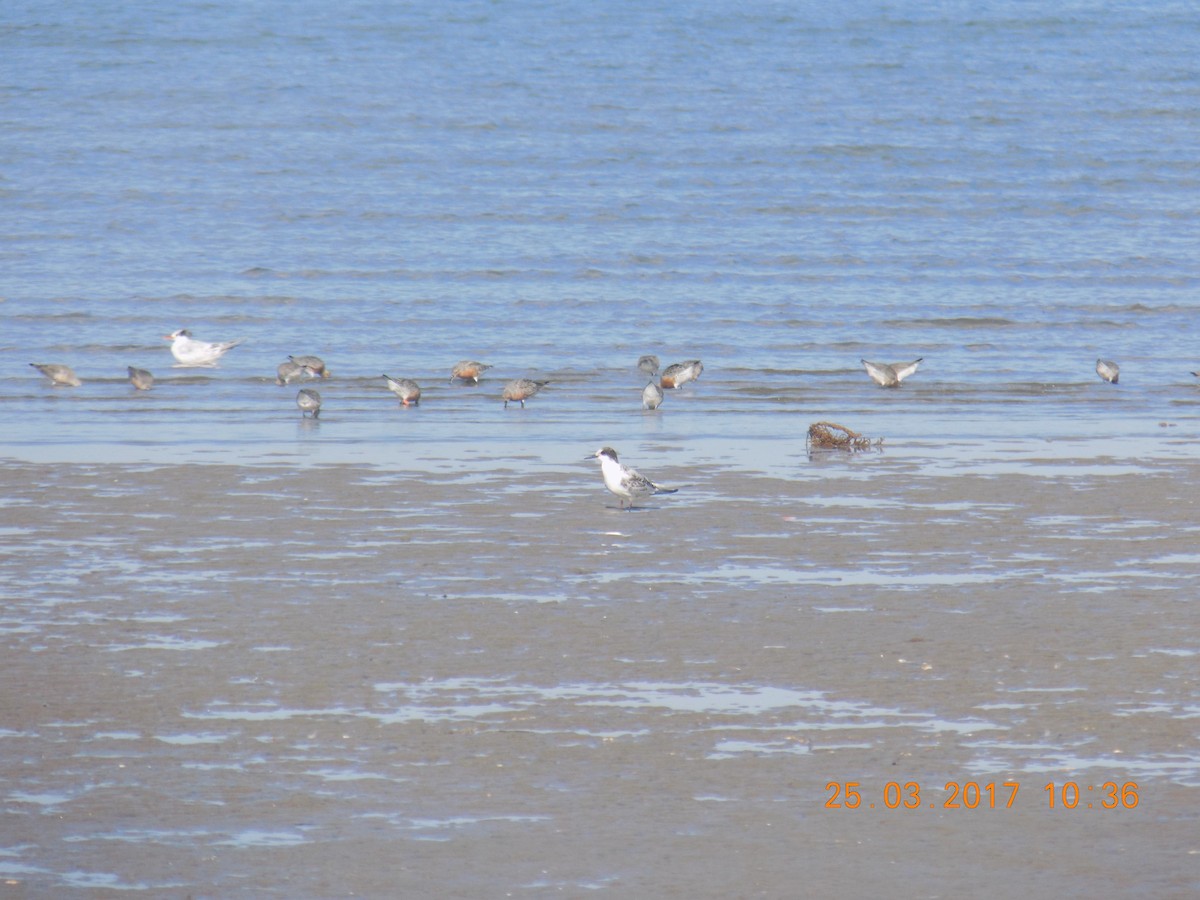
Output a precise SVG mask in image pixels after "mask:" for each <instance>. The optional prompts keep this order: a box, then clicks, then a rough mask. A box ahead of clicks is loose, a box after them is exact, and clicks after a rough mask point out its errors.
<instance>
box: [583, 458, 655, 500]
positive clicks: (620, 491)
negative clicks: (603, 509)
mask: <svg viewBox="0 0 1200 900" xmlns="http://www.w3.org/2000/svg"><path fill="white" fill-rule="evenodd" d="M592 458H595V459H598V460H600V474H601V475H603V476H604V486H605V487H606V488H608V489H609V491H610V492H611V493H613V494H616V495H617V498H618V499H619V500H620V502H621V506H622V507H624V506H625V502H626V501H628V502H629V508H630V509H633V501H634V500H637V499H638V498H640V497H651V496H653V495H654V494H674V493H675V492H676V491H677V490H679V488H667V487H663V486H662V485H661V484H655V483H654V482H653V481H651V480H650V479H649V478H647V477H646V476H645V475H643V474H642V473H641V472H639V471H638V470H637V469H632V468H630V467H629V466H626V465H623V464H622V463H621V462H620V461H619V460H618V459H617V451H616V450H614V449H613V448H612V447H601V448H600V449H599V450H597V451H596V452H595V453H590V454H588V455H587V456H585V457H584V459H592Z"/></svg>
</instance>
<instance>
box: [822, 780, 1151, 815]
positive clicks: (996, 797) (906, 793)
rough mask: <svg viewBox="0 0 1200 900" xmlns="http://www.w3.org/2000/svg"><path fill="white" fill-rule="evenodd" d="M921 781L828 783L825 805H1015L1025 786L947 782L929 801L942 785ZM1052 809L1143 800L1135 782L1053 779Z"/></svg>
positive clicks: (1125, 805)
mask: <svg viewBox="0 0 1200 900" xmlns="http://www.w3.org/2000/svg"><path fill="white" fill-rule="evenodd" d="M923 787H924V786H923V785H922V784H921V783H920V782H917V781H888V782H885V783H884V785H883V787H882V788H881V789H879V790H878V791H877V792H872V791H870V790H867V789H864V788H863V786H862V785H861V784H860V783H859V782H857V781H830V782H829V783H828V784H826V785H825V790H826V791H827V792H828V796H827V797H826V798H825V808H826V809H876V808H883V809H1013V808H1014V806H1015V804H1016V802H1017V794H1018V793H1019V792H1020V790H1021V783H1020V782H1018V781H1002V782H1000V783H996V782H994V781H986V782H978V781H947V782H946V783H945V784H944V785H942V786H941V788H940V790H941V792H942V793H943V794H944V796H941V797H938V798H937V799H934V800H930V799H929V797H930V795H932V794H934V792H935V791H937V790H938V788H934V787H932V786H930V787H929V788H928V789H927V790H925V791H924V792H923V791H922V788H923ZM1042 794H1043V798H1042V802H1044V803H1046V804H1047V808H1048V809H1136V808H1137V805H1138V803H1139V802H1140V798H1139V796H1138V785H1137V782H1136V781H1123V782H1116V781H1105V782H1104V783H1102V784H1080V783H1079V782H1077V781H1064V782H1054V781H1051V782H1049V783H1047V784H1046V785H1044V786H1043V787H1042Z"/></svg>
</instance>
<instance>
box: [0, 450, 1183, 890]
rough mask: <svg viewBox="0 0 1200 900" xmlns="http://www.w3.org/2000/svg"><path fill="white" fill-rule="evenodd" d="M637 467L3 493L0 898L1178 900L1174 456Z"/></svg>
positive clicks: (219, 472)
mask: <svg viewBox="0 0 1200 900" xmlns="http://www.w3.org/2000/svg"><path fill="white" fill-rule="evenodd" d="M581 455H582V454H581ZM636 462H637V463H640V462H641V461H640V460H639V461H636ZM647 471H648V474H652V476H653V477H655V478H656V480H659V481H663V482H665V483H668V484H675V485H683V486H684V487H683V489H682V490H681V491H680V492H679V493H678V494H676V495H673V496H670V497H661V498H655V499H654V500H653V501H652V502H650V503H648V507H649V508H647V509H643V510H638V511H634V512H621V511H618V510H617V509H616V508H615V506H616V501H615V498H613V497H611V496H609V495H607V494H606V493H605V492H604V491H603V489H602V487H601V484H600V478H599V473H598V471H596V467H595V465H594V464H587V463H581V464H580V465H579V467H578V470H572V469H565V468H557V469H556V468H550V469H548V470H544V469H538V468H537V466H536V463H535V462H534V461H531V460H525V461H522V460H510V461H508V462H507V463H506V464H504V465H502V466H501V468H500V469H499V470H498V471H496V472H474V473H472V472H467V473H460V474H447V475H428V474H422V473H417V472H395V471H384V470H381V469H378V468H373V467H367V466H363V467H348V466H329V467H310V468H305V469H293V468H271V467H265V466H263V467H237V466H221V465H211V466H203V465H172V466H163V467H153V466H120V465H111V466H109V465H102V466H101V465H92V466H50V465H36V464H25V463H12V462H10V463H0V483H2V484H3V491H2V496H3V498H4V500H3V505H4V515H3V519H2V521H3V526H2V530H0V535H3V541H2V542H0V550H2V551H3V552H2V555H0V566H2V569H0V571H2V572H3V575H4V584H5V587H4V588H3V593H2V594H0V596H2V597H3V601H2V603H0V609H2V611H3V614H2V619H0V647H2V648H3V654H4V660H5V678H4V681H3V687H0V702H2V708H3V710H4V714H3V720H2V721H0V800H2V803H3V807H2V808H3V819H2V820H0V821H2V822H3V824H2V826H0V884H3V885H6V886H7V888H6V890H13V891H16V892H17V893H15V894H14V896H20V895H29V896H74V895H80V896H82V895H84V894H89V893H92V892H96V893H99V894H100V895H102V896H117V895H120V894H121V893H124V892H129V893H134V892H138V893H140V894H141V895H142V896H146V895H150V896H181V897H182V896H197V897H199V896H212V897H230V896H246V897H251V896H253V897H263V896H281V897H300V896H303V897H334V896H371V897H382V896H447V897H491V896H539V895H547V894H552V895H557V896H580V895H583V894H588V895H591V894H594V893H600V894H609V895H612V896H643V897H644V896H660V897H695V896H705V897H759V896H761V897H786V896H814V897H817V896H819V897H877V896H891V897H914V898H916V897H963V896H993V897H1024V898H1042V897H1045V898H1052V897H1053V898H1060V897H1097V896H1126V897H1129V896H1133V897H1155V898H1161V897H1184V896H1193V895H1194V894H1195V893H1196V891H1197V890H1198V889H1200V862H1198V860H1200V838H1197V834H1200V828H1197V824H1198V821H1197V820H1198V819H1200V754H1198V750H1197V748H1198V742H1197V724H1196V723H1197V721H1198V719H1197V711H1198V710H1200V688H1198V686H1197V678H1196V676H1197V670H1198V666H1197V647H1196V639H1195V636H1196V634H1197V633H1200V627H1198V626H1200V612H1198V611H1197V604H1196V602H1195V599H1196V597H1195V594H1196V591H1195V584H1196V583H1197V577H1198V576H1200V553H1198V552H1197V530H1198V526H1197V524H1196V523H1197V521H1200V516H1198V515H1197V502H1196V500H1195V499H1194V497H1195V491H1194V486H1195V484H1197V482H1198V480H1200V463H1196V462H1192V461H1187V460H1182V461H1180V460H1172V461H1154V460H1151V461H1146V462H1141V461H1138V460H1132V461H1131V460H1123V461H1122V460H1096V459H1092V458H1089V459H1081V460H1070V459H1067V460H1062V459H1054V460H1047V461H1046V464H1045V465H1044V466H1039V465H1038V464H1037V463H1036V461H1032V462H1031V461H1028V460H1026V461H1024V462H1023V463H1022V466H1019V467H1014V470H1013V471H999V472H998V473H989V472H988V471H986V469H985V468H980V469H979V470H977V471H971V470H965V471H954V470H953V469H947V468H940V467H937V466H922V465H915V464H913V463H912V462H911V461H910V460H906V459H905V457H904V454H903V453H892V454H891V455H880V454H871V455H866V456H862V457H857V458H850V457H841V456H834V457H830V458H828V459H824V460H819V461H815V462H813V463H811V464H805V465H804V466H801V467H798V469H797V472H796V477H795V478H792V479H787V478H775V477H763V476H756V475H754V474H748V473H746V472H741V471H736V470H732V469H728V468H721V467H715V466H713V467H700V468H687V467H671V466H669V465H666V466H664V465H661V464H660V465H656V466H654V467H653V469H652V470H651V469H650V468H649V467H648V468H647ZM847 782H857V783H858V784H859V788H858V790H860V791H861V793H862V796H863V807H862V808H859V809H857V810H849V809H845V808H842V809H830V808H826V801H827V800H828V799H829V798H830V797H831V796H832V793H833V789H832V788H830V787H829V785H830V783H839V784H843V785H844V784H845V783H847ZM889 782H898V783H900V784H904V783H907V782H913V783H916V784H919V786H920V795H921V797H920V800H921V805H920V807H919V808H916V809H903V808H900V809H887V808H884V807H885V799H888V798H887V794H886V785H887V784H888V783H889ZM947 782H957V783H966V782H974V783H978V784H980V785H987V784H995V785H996V786H997V792H996V804H995V805H996V808H988V803H987V799H986V797H985V799H984V802H983V803H982V804H981V805H980V806H979V808H975V809H970V808H945V807H944V802H945V801H946V799H947V796H948V795H947V793H946V791H945V790H944V786H945V785H946V783H947ZM1004 782H1016V783H1018V784H1019V790H1018V794H1017V796H1016V798H1015V801H1014V802H1013V804H1012V808H1005V804H1006V802H1007V800H1008V794H1009V789H1007V788H1003V787H1001V785H1002V783H1004ZM1049 782H1054V783H1056V784H1059V785H1061V784H1063V783H1065V782H1075V783H1077V784H1078V785H1080V786H1081V788H1082V789H1083V793H1082V796H1081V801H1080V803H1079V806H1078V807H1077V808H1075V809H1066V808H1063V806H1062V805H1061V803H1059V804H1057V805H1056V808H1054V809H1049V808H1048V801H1047V794H1046V792H1045V791H1044V790H1043V787H1044V786H1045V785H1046V784H1047V783H1049ZM1105 782H1115V783H1117V784H1118V785H1124V784H1126V783H1130V782H1136V784H1137V793H1138V797H1137V804H1136V806H1135V807H1134V808H1124V807H1120V806H1119V807H1118V808H1116V809H1102V808H1101V803H1102V802H1103V801H1104V799H1105V792H1104V791H1103V790H1102V788H1101V785H1103V784H1104V783H1105ZM1088 785H1093V786H1094V789H1093V790H1092V791H1091V792H1088V791H1087V786H1088ZM843 799H844V798H843ZM1126 800H1127V802H1128V803H1129V805H1130V806H1132V796H1131V795H1128V794H1127V795H1126ZM870 803H874V805H875V808H874V809H871V808H868V804H870ZM1087 803H1092V808H1091V809H1088V808H1087V806H1086V804H1087ZM931 805H932V808H931ZM101 889H103V890H101Z"/></svg>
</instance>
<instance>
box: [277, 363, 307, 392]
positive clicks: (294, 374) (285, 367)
mask: <svg viewBox="0 0 1200 900" xmlns="http://www.w3.org/2000/svg"><path fill="white" fill-rule="evenodd" d="M312 374H313V370H312V369H310V368H309V367H308V366H306V365H304V364H303V363H298V362H296V361H295V360H293V359H292V357H290V356H289V357H288V359H287V362H281V363H280V364H279V366H278V367H277V368H276V369H275V383H276V384H280V385H283V384H291V383H292V382H293V381H295V380H297V379H298V378H304V377H305V376H310V375H312Z"/></svg>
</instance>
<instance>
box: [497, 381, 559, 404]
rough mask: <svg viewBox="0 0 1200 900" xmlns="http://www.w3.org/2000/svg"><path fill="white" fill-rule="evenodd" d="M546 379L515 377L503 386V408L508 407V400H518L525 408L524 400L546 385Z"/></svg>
mask: <svg viewBox="0 0 1200 900" xmlns="http://www.w3.org/2000/svg"><path fill="white" fill-rule="evenodd" d="M549 383H550V382H548V381H533V380H532V379H529V378H517V379H514V380H513V381H510V382H509V383H508V384H506V385H505V386H504V394H503V395H502V396H503V397H504V408H505V409H508V401H510V400H513V401H520V403H521V408H522V409H524V408H525V401H526V400H528V399H529V398H530V397H532V396H533V395H534V394H536V393H537V392H538V391H540V390H541V389H542V388H544V387H545V386H546V385H548V384H549Z"/></svg>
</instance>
